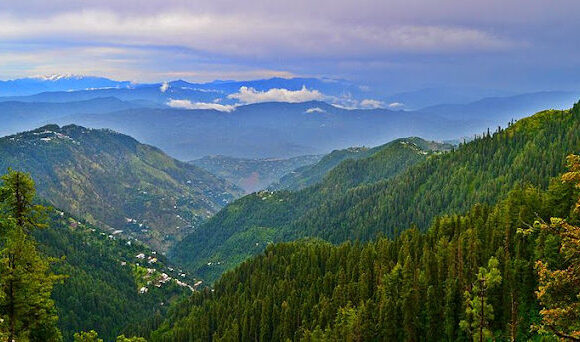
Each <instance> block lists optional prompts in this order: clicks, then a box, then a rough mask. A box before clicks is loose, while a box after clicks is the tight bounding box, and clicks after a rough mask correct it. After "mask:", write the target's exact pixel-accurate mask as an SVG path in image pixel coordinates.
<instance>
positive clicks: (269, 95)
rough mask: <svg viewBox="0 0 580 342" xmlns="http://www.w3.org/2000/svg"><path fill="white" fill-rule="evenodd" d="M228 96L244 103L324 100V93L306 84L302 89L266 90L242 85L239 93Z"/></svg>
mask: <svg viewBox="0 0 580 342" xmlns="http://www.w3.org/2000/svg"><path fill="white" fill-rule="evenodd" d="M228 98H230V99H235V100H238V101H240V102H241V103H243V104H250V103H261V102H288V103H299V102H308V101H315V100H323V99H324V95H323V94H322V93H321V92H320V91H318V90H316V89H312V90H310V89H308V88H306V86H302V89H300V90H288V89H284V88H272V89H269V90H266V91H258V90H256V89H254V88H251V87H241V88H240V90H239V91H238V92H237V93H234V94H230V95H228Z"/></svg>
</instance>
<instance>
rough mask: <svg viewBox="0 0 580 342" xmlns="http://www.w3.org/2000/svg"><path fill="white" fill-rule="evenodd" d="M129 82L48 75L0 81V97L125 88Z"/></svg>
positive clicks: (91, 77) (92, 77) (89, 77)
mask: <svg viewBox="0 0 580 342" xmlns="http://www.w3.org/2000/svg"><path fill="white" fill-rule="evenodd" d="M130 86H131V82H127V81H114V80H111V79H108V78H104V77H94V76H77V75H49V76H41V77H31V78H20V79H15V80H7V81H0V96H25V95H33V94H38V93H42V92H53V91H74V90H83V89H99V88H127V87H130Z"/></svg>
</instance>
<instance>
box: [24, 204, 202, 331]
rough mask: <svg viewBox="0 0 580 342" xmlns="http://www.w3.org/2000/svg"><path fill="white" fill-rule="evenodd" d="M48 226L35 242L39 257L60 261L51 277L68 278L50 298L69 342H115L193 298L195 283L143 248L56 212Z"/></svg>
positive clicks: (56, 288) (36, 236)
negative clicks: (79, 335) (88, 337)
mask: <svg viewBox="0 0 580 342" xmlns="http://www.w3.org/2000/svg"><path fill="white" fill-rule="evenodd" d="M46 224H47V226H48V227H47V228H45V229H41V230H38V231H36V232H35V234H34V236H35V238H36V241H37V242H38V244H39V245H38V247H39V249H40V251H42V252H43V253H44V254H45V255H47V256H50V257H54V258H56V259H57V260H58V261H57V262H55V263H54V264H53V266H52V270H53V272H55V273H56V274H62V275H65V279H64V280H63V281H62V283H61V284H57V285H56V286H55V288H54V290H53V293H52V298H53V299H54V301H55V305H56V311H57V314H58V317H59V320H58V326H59V328H60V330H61V332H62V334H63V337H64V339H65V341H72V337H73V334H74V333H75V332H79V331H85V330H91V329H94V330H96V331H98V332H99V335H100V336H101V337H102V338H104V339H106V340H107V341H111V340H114V338H115V337H117V336H118V335H120V334H121V333H123V332H125V331H129V332H132V329H131V327H132V326H134V325H135V324H137V323H138V324H142V323H143V322H147V321H148V320H151V319H154V318H156V319H158V320H159V319H160V317H161V316H162V315H163V314H164V313H165V311H166V308H167V307H168V306H169V304H170V303H171V302H172V301H173V300H175V299H177V298H179V297H181V296H186V295H189V294H191V290H190V288H189V287H188V286H187V285H190V286H191V285H194V284H195V282H196V280H195V279H193V278H191V277H189V276H186V277H182V276H181V275H180V274H181V273H182V272H178V270H177V269H175V268H174V267H171V265H169V264H168V263H167V260H166V259H165V257H163V256H162V255H160V254H158V253H156V252H155V251H153V250H151V249H150V248H147V247H146V246H144V245H142V244H140V243H136V242H135V241H130V240H126V239H121V238H120V237H119V236H118V235H117V236H113V235H110V233H107V232H105V231H103V230H101V229H98V228H96V227H93V226H91V225H88V224H87V223H84V222H81V221H78V220H76V219H75V218H73V217H71V216H70V215H67V214H65V213H63V212H61V211H58V210H50V215H49V219H48V220H47V222H46ZM141 256H142V258H141ZM61 258H62V259H61ZM163 274H166V275H167V276H169V277H170V279H167V278H165V277H164V276H163ZM173 279H177V280H179V282H180V283H179V284H181V285H179V284H178V283H176V281H175V280H173Z"/></svg>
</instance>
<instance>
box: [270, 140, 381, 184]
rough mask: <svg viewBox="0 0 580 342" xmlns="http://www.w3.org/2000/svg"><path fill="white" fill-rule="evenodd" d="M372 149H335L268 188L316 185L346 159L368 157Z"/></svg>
mask: <svg viewBox="0 0 580 342" xmlns="http://www.w3.org/2000/svg"><path fill="white" fill-rule="evenodd" d="M369 153H371V149H369V148H367V147H349V148H346V149H344V150H334V151H332V152H331V153H329V154H327V155H325V156H324V157H322V159H321V160H320V161H319V162H317V163H315V164H311V165H306V166H303V167H300V168H297V169H295V170H293V171H292V172H290V173H288V174H286V175H284V176H283V177H282V178H280V180H279V181H278V182H276V183H274V184H272V185H271V186H269V187H268V190H300V189H303V188H305V187H307V186H310V185H314V184H316V183H318V182H320V181H321V180H322V178H323V177H324V175H325V174H326V173H327V172H328V171H330V170H331V169H333V168H334V167H335V166H337V165H338V164H339V163H341V162H342V161H343V160H346V159H360V158H364V157H367V156H368V155H369Z"/></svg>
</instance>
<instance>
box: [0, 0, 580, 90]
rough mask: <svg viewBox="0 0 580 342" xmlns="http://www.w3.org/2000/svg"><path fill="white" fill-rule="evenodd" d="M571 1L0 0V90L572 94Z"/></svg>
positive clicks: (579, 25)
mask: <svg viewBox="0 0 580 342" xmlns="http://www.w3.org/2000/svg"><path fill="white" fill-rule="evenodd" d="M578 13H580V1H579V0H485V1H484V0H400V1H399V0H397V1H394V0H357V1H341V0H293V1H273V0H269V1H268V0H264V1H262V0H245V1H222V0H213V1H192V0H163V1H157V0H148V1H143V0H123V1H119V0H97V1H83V0H75V1H73V0H70V1H65V0H51V1H46V0H38V1H27V0H19V1H12V0H0V23H1V25H0V79H13V78H20V77H26V76H38V75H48V74H56V73H70V74H83V75H95V76H105V77H109V78H113V79H117V80H130V81H135V82H159V81H165V80H173V79H185V80H188V81H195V82H203V81H211V80H215V79H235V80H247V79H258V78H268V77H274V76H279V77H293V76H301V77H330V78H341V79H348V80H352V81H355V82H358V83H359V84H362V85H368V86H370V87H375V88H376V87H381V88H384V89H388V90H392V91H403V90H412V89H419V88H422V87H431V86H471V87H482V88H493V89H504V90H521V91H529V90H565V89H571V88H573V89H580V83H579V81H578V80H580V37H579V36H580V35H579V34H578V33H580V20H578Z"/></svg>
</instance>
